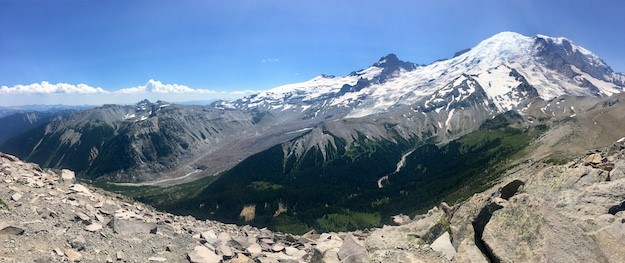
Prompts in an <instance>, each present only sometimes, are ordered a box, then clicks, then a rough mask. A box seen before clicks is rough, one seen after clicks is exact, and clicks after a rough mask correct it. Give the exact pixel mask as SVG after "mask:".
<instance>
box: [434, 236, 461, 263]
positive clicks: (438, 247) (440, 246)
mask: <svg viewBox="0 0 625 263" xmlns="http://www.w3.org/2000/svg"><path fill="white" fill-rule="evenodd" d="M430 248H432V250H434V251H436V252H440V253H441V254H443V256H445V258H447V260H449V261H451V260H452V259H453V258H454V256H455V255H456V249H455V248H454V246H453V245H452V244H451V240H450V239H449V232H445V233H443V234H442V235H441V236H440V237H438V238H437V239H436V240H434V242H432V244H431V245H430Z"/></svg>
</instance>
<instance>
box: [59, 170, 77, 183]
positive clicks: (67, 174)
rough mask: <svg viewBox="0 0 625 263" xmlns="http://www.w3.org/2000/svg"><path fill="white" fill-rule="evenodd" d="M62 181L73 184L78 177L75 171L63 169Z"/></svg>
mask: <svg viewBox="0 0 625 263" xmlns="http://www.w3.org/2000/svg"><path fill="white" fill-rule="evenodd" d="M61 180H62V181H63V182H64V183H67V184H73V183H74V182H75V181H76V175H75V174H74V171H72V170H67V169H63V170H61Z"/></svg>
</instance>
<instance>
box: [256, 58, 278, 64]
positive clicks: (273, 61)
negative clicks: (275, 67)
mask: <svg viewBox="0 0 625 263" xmlns="http://www.w3.org/2000/svg"><path fill="white" fill-rule="evenodd" d="M261 61H262V62H263V63H278V62H280V59H277V58H265V59H262V60H261Z"/></svg>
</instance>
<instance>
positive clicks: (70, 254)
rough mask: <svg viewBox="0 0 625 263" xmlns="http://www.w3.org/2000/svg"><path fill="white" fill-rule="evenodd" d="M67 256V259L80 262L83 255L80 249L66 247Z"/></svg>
mask: <svg viewBox="0 0 625 263" xmlns="http://www.w3.org/2000/svg"><path fill="white" fill-rule="evenodd" d="M65 256H66V257H67V260H69V262H79V261H80V260H82V255H81V254H80V253H78V251H76V250H73V249H66V250H65Z"/></svg>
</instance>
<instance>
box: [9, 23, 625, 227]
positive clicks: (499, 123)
mask: <svg viewBox="0 0 625 263" xmlns="http://www.w3.org/2000/svg"><path fill="white" fill-rule="evenodd" d="M624 89H625V75H624V74H622V73H616V72H613V71H612V69H611V68H610V67H609V66H607V65H606V64H605V63H604V62H603V60H601V59H600V58H599V57H597V56H596V55H594V54H593V53H592V52H590V51H588V50H587V49H584V48H583V47H580V46H578V45H576V44H575V43H573V42H572V41H570V40H568V39H565V38H554V37H548V36H543V35H537V36H533V37H527V36H523V35H520V34H517V33H513V32H503V33H499V34H497V35H494V36H492V37H491V38H488V39H486V40H484V41H482V42H481V43H479V44H478V45H477V46H475V47H473V48H471V49H468V50H463V51H461V52H457V53H456V55H455V56H454V57H453V58H451V59H447V60H441V61H437V62H434V63H432V64H429V65H418V64H415V63H410V62H405V61H401V60H400V59H399V58H397V56H395V55H394V54H390V55H387V56H385V57H382V58H381V59H380V60H379V61H378V62H376V63H374V64H373V65H372V66H370V67H368V68H366V69H362V70H357V71H354V72H352V73H350V74H348V75H346V76H328V75H320V76H318V77H315V78H313V79H311V80H309V81H305V82H301V83H294V84H288V85H284V86H280V87H276V88H274V89H271V90H267V91H263V92H260V93H258V94H255V95H252V96H248V97H245V98H241V99H238V100H234V101H217V102H213V103H211V104H210V105H205V106H185V105H176V104H171V103H167V102H162V101H158V102H155V103H152V102H149V101H142V102H139V103H138V104H137V105H133V106H117V105H106V106H103V107H98V108H94V109H87V110H82V111H76V112H73V113H71V114H58V115H55V116H48V117H46V118H44V119H43V121H42V122H37V125H30V126H29V125H26V126H23V127H24V128H20V132H17V133H15V132H14V133H15V135H16V136H13V137H12V138H10V139H8V138H7V139H6V140H5V142H4V144H2V145H1V146H0V151H4V152H8V153H11V154H14V155H17V156H18V157H20V158H22V159H24V160H27V161H32V162H36V163H39V164H41V165H43V166H47V167H55V168H69V169H72V170H75V171H76V172H77V173H78V175H79V176H80V177H82V178H84V179H87V180H93V181H95V182H96V183H99V184H104V183H106V182H118V183H119V182H123V183H126V185H124V186H121V185H116V186H112V185H109V186H110V187H122V188H123V187H132V186H137V185H154V184H156V185H171V184H180V183H187V182H192V181H193V182H192V183H189V184H182V185H180V186H177V187H173V188H165V189H166V190H163V189H161V190H162V191H161V190H159V191H156V192H150V193H149V194H148V193H143V194H142V195H141V198H144V200H146V201H150V202H151V203H153V204H155V205H157V206H160V207H162V208H165V209H169V210H171V211H176V212H179V213H191V214H194V215H196V216H198V217H211V218H219V219H222V220H225V221H231V222H239V221H240V220H242V219H240V218H239V215H240V212H242V209H245V208H246V207H248V208H249V207H252V206H253V207H255V211H256V212H255V213H256V215H257V216H256V217H255V219H254V220H255V222H256V223H257V224H261V225H272V224H275V225H279V226H282V227H283V226H285V225H287V226H288V225H290V224H291V225H306V226H309V227H316V228H319V227H321V228H324V227H327V228H328V229H335V227H336V226H335V225H333V226H329V225H328V224H324V223H323V222H325V221H324V219H323V218H324V216H326V219H327V216H328V215H334V214H336V215H340V216H346V217H347V218H350V220H351V219H354V218H359V217H360V216H361V215H360V214H358V213H370V212H371V211H376V212H375V213H377V214H376V215H377V216H380V215H382V218H386V216H388V215H391V214H395V213H399V212H404V213H416V212H417V211H416V210H418V209H422V208H425V207H431V205H432V204H434V203H436V202H438V201H440V200H443V199H449V198H451V199H455V200H460V199H462V198H465V197H466V196H467V195H469V194H472V193H475V192H477V191H479V190H480V189H482V190H483V189H485V188H484V187H485V186H487V185H489V184H491V183H493V182H494V181H495V180H496V178H497V172H498V171H501V170H502V169H506V168H509V165H511V163H514V160H517V161H518V160H520V158H519V156H520V155H523V156H531V157H532V158H543V159H544V158H547V159H548V158H560V157H562V156H566V149H565V147H564V145H569V146H570V145H572V144H570V142H571V141H575V139H571V140H570V141H566V140H565V139H563V137H562V136H564V135H567V136H568V135H571V136H573V135H575V136H578V137H575V136H573V137H572V138H577V139H579V138H581V137H579V136H580V134H581V135H582V136H585V135H589V134H595V132H598V133H596V138H593V139H591V140H588V141H587V142H588V143H593V144H600V143H607V142H608V141H609V140H611V139H614V140H615V139H618V138H617V137H618V136H621V137H622V133H623V132H621V130H619V129H618V128H617V127H620V126H619V125H618V124H613V122H615V121H618V120H622V119H623V118H622V117H619V116H618V114H616V112H618V110H620V109H622V107H623V106H622V105H621V97H622V95H621V94H620V93H621V92H622V91H623V90H624ZM608 113H609V114H608ZM605 114H608V115H605ZM610 114H616V115H610ZM601 116H604V117H601ZM605 116H610V117H609V118H608V117H605ZM11 118H13V119H15V118H17V117H5V118H3V119H0V124H2V123H7V122H10V121H11V120H12V119H11ZM18 119H19V118H18ZM589 123H590V124H589ZM592 123H594V124H592ZM582 124H583V125H582ZM589 125H596V126H597V127H603V128H604V130H598V129H595V130H593V129H591V128H589V127H590V126H589ZM610 125H614V127H612V126H610ZM0 127H8V126H5V125H2V126H0ZM20 127H22V126H20ZM607 127H610V128H607ZM575 132H577V133H575ZM545 136H547V137H545ZM549 136H551V137H549ZM558 136H560V137H558ZM556 137H557V138H560V139H558V140H556V139H552V138H556ZM604 137H605V138H604ZM619 138H620V137H619ZM541 140H542V141H541ZM538 141H540V142H542V143H539V144H538V145H534V143H535V142H538ZM612 141H613V140H612ZM612 141H609V142H612ZM528 145H534V146H532V147H534V148H532V150H531V151H530V152H531V153H528V152H527V151H529V150H528V148H527V146H528ZM546 145H548V146H549V147H547V146H546ZM583 145H584V144H583V143H579V144H575V147H579V149H585V148H584V146H583ZM592 146H594V147H592V148H596V147H598V146H600V145H592ZM576 149H577V148H576ZM541 151H542V152H541ZM524 158H525V157H524ZM563 158H564V157H563ZM198 179H199V180H198ZM195 180H198V181H195ZM150 189H151V188H150ZM159 189H160V188H159ZM181 200H182V201H181ZM415 202H417V203H419V204H421V205H419V206H414V205H408V203H413V204H414V203H415ZM278 210H279V211H281V212H279V213H278V212H276V211H278ZM276 213H277V214H276ZM375 213H374V214H375ZM280 214H284V215H282V216H280ZM320 220H321V221H320ZM354 220H356V219H354ZM365 221H367V220H365ZM375 221H376V220H373V222H374V223H372V224H374V225H375ZM379 221H380V220H377V223H378V224H379V223H380V222H379ZM359 222H360V221H359ZM361 223H362V222H360V223H353V222H352V223H350V224H352V225H351V227H363V226H367V224H369V223H370V221H367V222H365V223H362V224H361Z"/></svg>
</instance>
